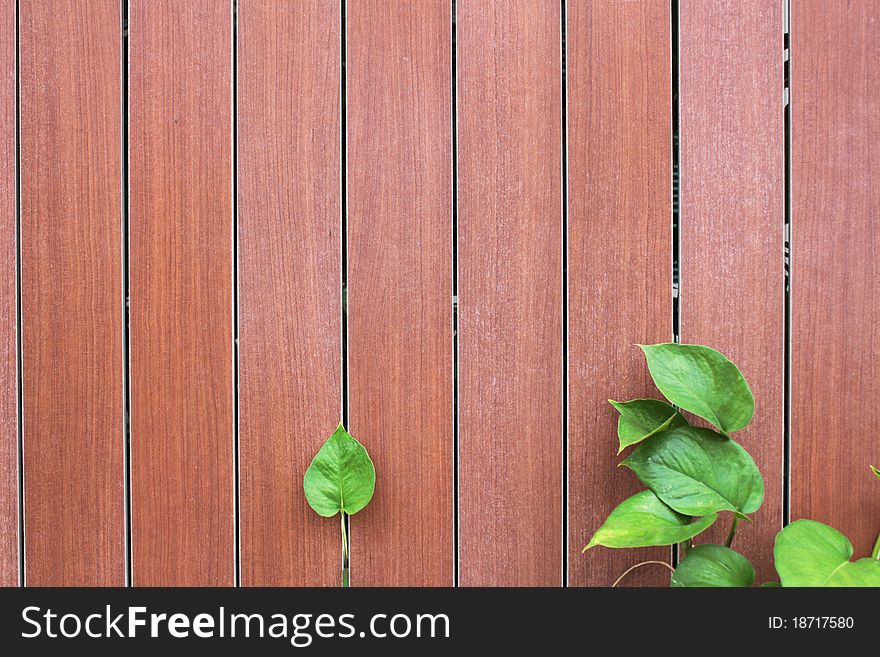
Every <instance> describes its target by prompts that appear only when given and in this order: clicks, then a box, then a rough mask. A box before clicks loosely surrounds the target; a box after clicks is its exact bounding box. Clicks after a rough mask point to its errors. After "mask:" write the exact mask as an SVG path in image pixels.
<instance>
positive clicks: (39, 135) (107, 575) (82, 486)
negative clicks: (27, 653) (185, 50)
mask: <svg viewBox="0 0 880 657" xmlns="http://www.w3.org/2000/svg"><path fill="white" fill-rule="evenodd" d="M119 12H120V5H119V3H118V2H99V1H92V2H78V1H75V0H63V1H60V2H55V3H45V2H22V3H21V5H20V19H19V20H20V57H21V61H20V73H21V80H20V93H21V259H22V262H21V275H22V279H21V286H22V289H21V297H22V299H21V301H22V321H23V326H22V368H23V372H22V384H23V422H24V426H23V431H24V481H25V519H24V520H25V536H26V539H27V542H26V546H25V560H26V561H25V563H26V568H27V571H26V573H25V581H26V583H27V584H28V585H32V586H53V585H54V586H63V585H67V586H71V585H78V586H101V585H113V586H121V585H122V584H123V583H124V581H125V576H124V573H125V520H124V513H125V504H124V500H125V497H124V467H123V445H124V440H125V432H124V423H123V422H124V418H123V381H122V377H123V374H122V371H123V361H122V329H123V292H122V210H121V207H122V177H121V162H122V155H121V152H122V143H121V132H122V131H121V123H122V102H121V98H122V96H121V29H120V26H121V20H120V13H119Z"/></svg>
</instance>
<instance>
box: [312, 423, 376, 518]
mask: <svg viewBox="0 0 880 657" xmlns="http://www.w3.org/2000/svg"><path fill="white" fill-rule="evenodd" d="M375 488H376V469H375V467H373V462H372V461H371V460H370V456H369V454H367V450H366V449H365V448H364V446H363V445H361V444H360V443H359V442H358V441H357V440H355V438H354V437H353V436H351V435H350V434H349V433H348V432H347V431H346V430H345V427H343V426H342V423H341V422H340V423H339V426H338V427H336V431H334V432H333V435H331V436H330V437H329V438H328V439H327V440H326V442H325V443H324V445H323V446H322V447H321V449H320V450H318V453H317V454H316V455H315V458H314V459H312V463H311V465H310V466H309V468H308V470H306V474H305V476H304V477H303V490H304V491H305V494H306V500H307V501H308V503H309V506H310V507H312V509H314V511H315V513H317V514H318V515H319V516H324V517H325V518H329V517H331V516H335V515H336V514H337V513H339V512H340V511H341V512H343V513H347V514H348V515H354V514H355V513H357V512H358V511H360V510H361V509H363V508H364V507H365V506H367V504H368V503H369V502H370V500H371V499H372V498H373V491H374V490H375Z"/></svg>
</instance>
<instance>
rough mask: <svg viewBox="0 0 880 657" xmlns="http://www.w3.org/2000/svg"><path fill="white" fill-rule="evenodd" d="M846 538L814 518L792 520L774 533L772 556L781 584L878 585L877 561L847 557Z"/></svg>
mask: <svg viewBox="0 0 880 657" xmlns="http://www.w3.org/2000/svg"><path fill="white" fill-rule="evenodd" d="M852 553H853V546H852V543H850V542H849V539H848V538H847V537H846V536H844V535H843V534H841V533H840V532H839V531H837V530H836V529H834V528H833V527H829V526H828V525H825V524H822V523H821V522H816V521H815V520H796V521H795V522H793V523H791V524H790V525H789V526H788V527H786V528H785V529H783V530H782V531H781V532H779V533H778V534H777V535H776V546H775V547H774V548H773V558H774V560H775V562H776V572H777V573H779V581H780V582H781V583H782V586H880V561H878V560H877V559H868V558H865V559H859V560H858V561H850V560H849V559H850V557H851V556H852Z"/></svg>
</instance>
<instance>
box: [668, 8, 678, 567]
mask: <svg viewBox="0 0 880 657" xmlns="http://www.w3.org/2000/svg"><path fill="white" fill-rule="evenodd" d="M670 12H671V28H672V31H671V34H672V40H671V60H672V62H671V63H672V70H671V73H672V97H671V102H672V134H671V135H670V137H671V139H672V340H673V342H676V343H678V342H681V152H680V150H679V145H680V139H681V132H680V124H679V120H680V115H679V112H680V106H679V102H680V98H679V88H680V87H679V85H680V77H679V56H680V53H679V45H680V44H679V38H680V34H679V25H678V23H679V0H671V3H670ZM678 560H679V554H678V546H673V548H672V565H673V567H675V566H677V565H678Z"/></svg>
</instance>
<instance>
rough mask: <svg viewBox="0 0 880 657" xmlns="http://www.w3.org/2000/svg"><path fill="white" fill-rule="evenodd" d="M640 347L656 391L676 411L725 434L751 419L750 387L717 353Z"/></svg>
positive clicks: (679, 347) (687, 347) (697, 347)
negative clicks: (705, 421)
mask: <svg viewBox="0 0 880 657" xmlns="http://www.w3.org/2000/svg"><path fill="white" fill-rule="evenodd" d="M640 346H641V348H642V351H644V352H645V358H646V359H647V361H648V370H649V371H650V372H651V377H652V378H653V379H654V383H655V384H656V385H657V388H658V389H659V390H660V392H662V393H663V394H664V395H665V396H666V398H667V399H668V400H669V401H670V402H672V403H673V404H675V405H676V406H678V407H679V408H683V409H684V410H686V411H690V412H691V413H693V414H694V415H698V416H700V417H701V418H703V419H704V420H708V421H709V422H711V423H712V424H713V425H714V426H716V427H717V428H718V429H719V430H720V431H721V432H722V433H723V434H725V435H727V434H730V433H731V432H733V431H736V430H738V429H742V428H743V427H744V426H746V425H747V424H748V423H749V421H750V420H751V419H752V415H753V414H754V412H755V399H754V397H753V396H752V391H751V390H750V389H749V384H748V383H746V380H745V378H743V375H742V373H741V372H740V371H739V369H737V367H736V365H734V364H733V363H731V362H730V361H729V360H727V358H725V357H724V355H723V354H721V353H720V352H718V351H715V350H714V349H711V348H709V347H704V346H702V345H696V344H673V343H667V344H653V345H640Z"/></svg>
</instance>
